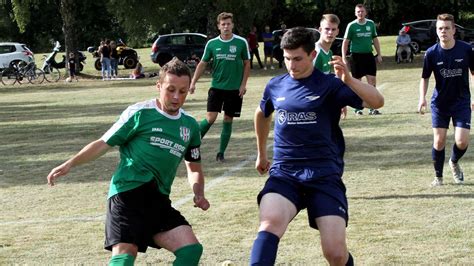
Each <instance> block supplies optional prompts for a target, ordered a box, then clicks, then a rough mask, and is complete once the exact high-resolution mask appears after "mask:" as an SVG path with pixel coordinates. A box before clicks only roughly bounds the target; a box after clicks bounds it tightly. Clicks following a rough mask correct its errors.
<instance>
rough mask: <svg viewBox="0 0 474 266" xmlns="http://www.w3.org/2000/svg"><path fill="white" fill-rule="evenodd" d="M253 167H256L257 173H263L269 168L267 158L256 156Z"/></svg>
mask: <svg viewBox="0 0 474 266" xmlns="http://www.w3.org/2000/svg"><path fill="white" fill-rule="evenodd" d="M255 169H257V171H258V173H259V174H261V175H263V174H265V173H266V172H268V170H269V169H270V162H269V161H268V159H267V158H259V157H258V156H257V160H256V161H255Z"/></svg>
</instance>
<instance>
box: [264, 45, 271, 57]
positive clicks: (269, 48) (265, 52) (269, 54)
mask: <svg viewBox="0 0 474 266" xmlns="http://www.w3.org/2000/svg"><path fill="white" fill-rule="evenodd" d="M263 53H264V54H265V56H273V47H272V46H265V47H263Z"/></svg>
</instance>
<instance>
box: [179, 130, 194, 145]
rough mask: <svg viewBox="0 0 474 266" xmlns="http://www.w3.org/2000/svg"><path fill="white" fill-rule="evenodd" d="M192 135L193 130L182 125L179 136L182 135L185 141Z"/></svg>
mask: <svg viewBox="0 0 474 266" xmlns="http://www.w3.org/2000/svg"><path fill="white" fill-rule="evenodd" d="M190 135H191V130H190V129H189V128H187V127H180V128H179V136H180V137H181V139H183V140H184V142H188V141H189V137H190Z"/></svg>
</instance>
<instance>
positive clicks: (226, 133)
mask: <svg viewBox="0 0 474 266" xmlns="http://www.w3.org/2000/svg"><path fill="white" fill-rule="evenodd" d="M231 135H232V122H224V123H222V132H221V145H220V146H219V152H220V153H222V154H224V152H225V149H226V148H227V144H229V141H230V136H231Z"/></svg>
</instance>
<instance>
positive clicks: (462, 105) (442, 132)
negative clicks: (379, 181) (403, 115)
mask: <svg viewBox="0 0 474 266" xmlns="http://www.w3.org/2000/svg"><path fill="white" fill-rule="evenodd" d="M454 25H455V24H454V17H453V16H452V15H450V14H441V15H438V17H437V21H436V34H437V35H438V38H439V42H438V43H436V44H435V45H433V46H432V47H430V48H429V49H428V50H427V51H426V54H425V59H424V62H423V73H422V75H421V82H420V101H419V103H418V112H420V114H424V111H425V110H424V109H425V108H426V99H425V96H426V92H427V90H428V82H429V79H430V76H431V73H434V77H435V81H436V84H435V89H434V91H433V96H432V97H431V119H432V127H433V148H432V151H431V156H432V158H433V164H434V169H435V178H434V180H433V182H432V183H431V185H432V186H441V185H443V166H444V160H445V145H446V136H447V132H448V128H449V122H450V120H451V119H452V121H453V122H452V123H453V126H454V140H455V143H454V144H453V148H452V153H451V158H450V160H449V166H450V168H451V171H452V173H453V178H454V182H455V183H457V184H462V183H463V182H464V174H463V172H462V169H461V167H460V166H459V163H458V161H459V159H461V157H462V156H463V155H464V153H465V152H466V150H467V146H468V145H469V131H470V129H471V93H470V91H469V70H470V71H471V74H472V75H473V76H474V48H473V47H472V46H471V45H469V44H468V43H465V42H463V41H459V40H455V39H454V34H455V33H456V28H455V26H454Z"/></svg>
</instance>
